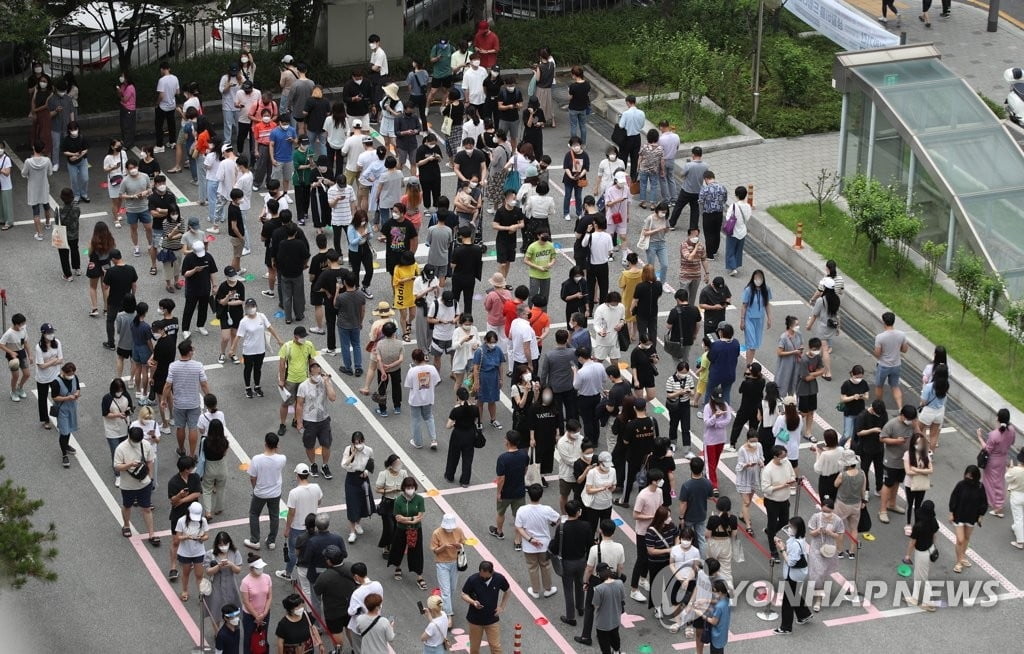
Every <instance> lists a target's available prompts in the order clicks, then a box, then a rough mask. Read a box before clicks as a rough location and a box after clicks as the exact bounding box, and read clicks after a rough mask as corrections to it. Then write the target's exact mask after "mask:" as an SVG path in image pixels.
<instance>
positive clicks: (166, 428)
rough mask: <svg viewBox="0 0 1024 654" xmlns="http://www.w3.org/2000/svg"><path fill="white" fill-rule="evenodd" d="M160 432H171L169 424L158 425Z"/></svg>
mask: <svg viewBox="0 0 1024 654" xmlns="http://www.w3.org/2000/svg"><path fill="white" fill-rule="evenodd" d="M160 433H161V434H169V433H171V426H170V425H160Z"/></svg>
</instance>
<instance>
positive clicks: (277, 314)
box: [274, 311, 284, 318]
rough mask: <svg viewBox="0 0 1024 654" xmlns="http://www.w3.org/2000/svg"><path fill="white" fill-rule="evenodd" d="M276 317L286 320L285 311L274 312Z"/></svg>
mask: <svg viewBox="0 0 1024 654" xmlns="http://www.w3.org/2000/svg"><path fill="white" fill-rule="evenodd" d="M274 317H275V318H284V311H276V312H274Z"/></svg>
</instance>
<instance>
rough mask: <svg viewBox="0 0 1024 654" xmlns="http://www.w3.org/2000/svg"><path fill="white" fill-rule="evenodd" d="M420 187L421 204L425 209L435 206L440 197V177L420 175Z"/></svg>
mask: <svg viewBox="0 0 1024 654" xmlns="http://www.w3.org/2000/svg"><path fill="white" fill-rule="evenodd" d="M420 188H421V189H422V190H423V206H424V207H425V208H427V209H429V208H431V207H436V206H437V201H438V200H439V199H441V178H440V177H438V178H436V179H435V178H433V177H420Z"/></svg>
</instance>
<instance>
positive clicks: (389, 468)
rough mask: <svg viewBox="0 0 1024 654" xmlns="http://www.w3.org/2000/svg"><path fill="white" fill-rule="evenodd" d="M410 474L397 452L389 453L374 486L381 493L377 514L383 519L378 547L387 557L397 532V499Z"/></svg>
mask: <svg viewBox="0 0 1024 654" xmlns="http://www.w3.org/2000/svg"><path fill="white" fill-rule="evenodd" d="M408 476H409V473H408V472H407V471H406V469H405V467H404V466H403V465H402V460H401V459H400V458H399V457H398V455H397V454H389V455H388V458H387V459H385V460H384V469H383V470H381V471H380V472H379V473H377V481H376V483H375V484H374V488H376V490H377V493H378V494H380V504H379V505H378V507H377V514H378V515H380V520H381V530H380V538H379V539H378V540H377V547H379V548H381V553H382V555H383V556H384V558H385V559H386V558H387V557H388V552H389V551H390V550H391V541H392V539H393V538H394V534H395V500H396V499H397V498H398V496H399V495H401V494H402V481H403V480H404V479H405V478H406V477H408Z"/></svg>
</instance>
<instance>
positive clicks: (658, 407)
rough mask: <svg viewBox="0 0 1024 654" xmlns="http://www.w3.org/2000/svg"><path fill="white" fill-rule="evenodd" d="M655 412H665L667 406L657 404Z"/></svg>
mask: <svg viewBox="0 0 1024 654" xmlns="http://www.w3.org/2000/svg"><path fill="white" fill-rule="evenodd" d="M654 412H655V413H665V407H663V406H656V407H654Z"/></svg>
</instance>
